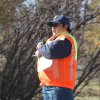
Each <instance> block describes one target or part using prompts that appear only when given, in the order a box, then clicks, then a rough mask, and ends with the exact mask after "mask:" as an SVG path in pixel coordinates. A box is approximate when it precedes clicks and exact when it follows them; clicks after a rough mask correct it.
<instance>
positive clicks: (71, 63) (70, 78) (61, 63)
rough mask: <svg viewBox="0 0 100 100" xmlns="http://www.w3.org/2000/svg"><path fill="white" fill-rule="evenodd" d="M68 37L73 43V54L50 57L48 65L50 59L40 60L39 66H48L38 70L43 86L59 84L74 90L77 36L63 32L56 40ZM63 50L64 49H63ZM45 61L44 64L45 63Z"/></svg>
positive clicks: (50, 40)
mask: <svg viewBox="0 0 100 100" xmlns="http://www.w3.org/2000/svg"><path fill="white" fill-rule="evenodd" d="M65 38H67V39H68V40H69V41H70V42H71V44H72V49H71V54H70V55H69V56H68V57H65V58H61V59H52V60H51V59H50V63H49V64H48V65H49V66H48V65H46V64H47V62H46V60H48V61H49V59H46V58H43V59H44V60H43V59H42V60H38V66H37V67H38V68H39V67H41V66H42V68H43V67H44V66H48V67H46V68H44V69H42V70H39V71H38V76H39V79H40V81H41V85H42V86H59V87H66V88H70V89H72V90H73V88H74V86H75V80H76V67H77V43H76V40H75V38H74V37H73V36H72V35H71V34H62V35H60V36H59V37H57V38H56V40H63V39H65ZM52 41H53V39H52V38H50V39H49V40H48V41H47V43H50V42H52ZM61 52H63V51H61ZM51 61H52V62H51ZM41 62H42V63H44V66H43V64H41Z"/></svg>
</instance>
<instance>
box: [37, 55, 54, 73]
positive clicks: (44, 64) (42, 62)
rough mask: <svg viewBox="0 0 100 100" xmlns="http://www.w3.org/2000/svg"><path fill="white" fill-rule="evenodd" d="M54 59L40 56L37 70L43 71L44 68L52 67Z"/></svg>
mask: <svg viewBox="0 0 100 100" xmlns="http://www.w3.org/2000/svg"><path fill="white" fill-rule="evenodd" d="M52 62H53V60H51V59H46V58H45V57H40V58H39V63H38V66H37V71H38V72H40V71H43V70H44V69H47V68H49V67H51V65H52Z"/></svg>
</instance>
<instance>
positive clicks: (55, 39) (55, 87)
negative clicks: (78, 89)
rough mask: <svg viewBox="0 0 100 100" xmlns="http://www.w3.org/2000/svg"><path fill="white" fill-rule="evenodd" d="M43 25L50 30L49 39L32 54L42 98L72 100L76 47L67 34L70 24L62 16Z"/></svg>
mask: <svg viewBox="0 0 100 100" xmlns="http://www.w3.org/2000/svg"><path fill="white" fill-rule="evenodd" d="M47 25H49V26H51V27H52V33H53V34H52V37H51V38H49V39H48V40H47V42H46V44H43V43H39V44H38V45H37V51H36V52H35V55H36V56H37V57H38V61H37V68H38V76H39V79H40V81H41V86H42V93H43V98H44V100H74V96H73V89H74V87H75V81H76V72H77V71H76V68H77V43H76V40H75V38H74V36H72V35H71V33H70V31H71V29H70V21H69V19H68V18H67V17H66V16H64V15H59V16H56V17H54V19H53V21H50V22H48V23H47Z"/></svg>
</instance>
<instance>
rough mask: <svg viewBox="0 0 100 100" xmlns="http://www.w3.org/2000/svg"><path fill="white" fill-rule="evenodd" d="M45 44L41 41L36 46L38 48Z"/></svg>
mask: <svg viewBox="0 0 100 100" xmlns="http://www.w3.org/2000/svg"><path fill="white" fill-rule="evenodd" d="M42 46H43V42H39V43H38V44H37V46H36V49H37V50H38V49H39V48H41V47H42Z"/></svg>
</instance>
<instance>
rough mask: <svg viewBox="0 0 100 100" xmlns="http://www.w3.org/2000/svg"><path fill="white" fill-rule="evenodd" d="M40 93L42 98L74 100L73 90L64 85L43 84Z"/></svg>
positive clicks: (47, 99)
mask: <svg viewBox="0 0 100 100" xmlns="http://www.w3.org/2000/svg"><path fill="white" fill-rule="evenodd" d="M42 94H43V98H44V100H74V97H73V91H72V90H71V89H68V88H64V87H56V86H45V87H42Z"/></svg>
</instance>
